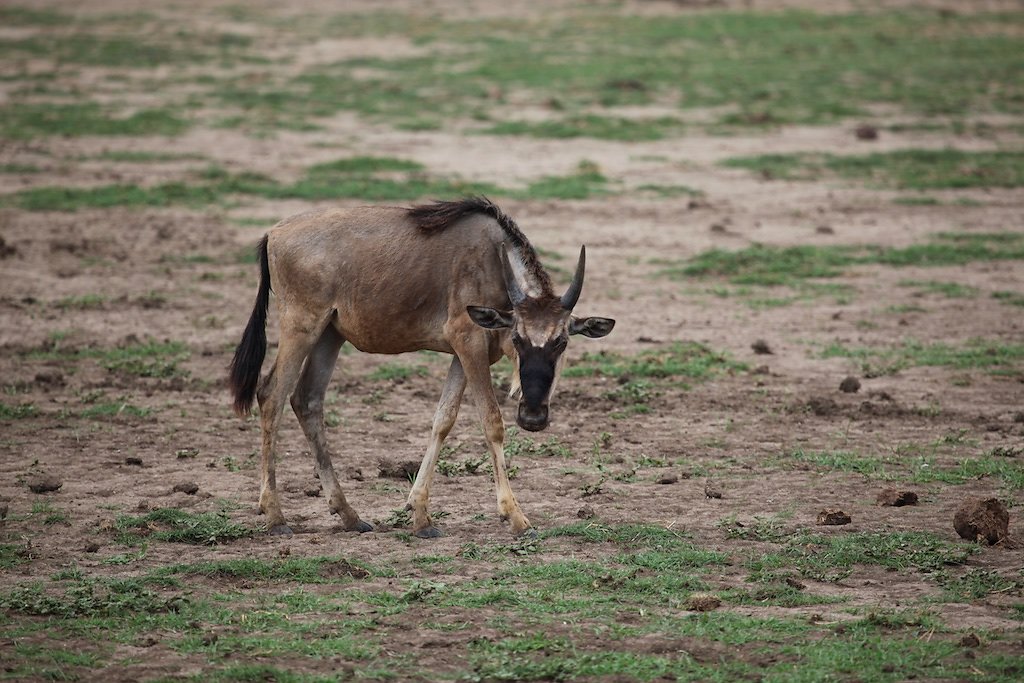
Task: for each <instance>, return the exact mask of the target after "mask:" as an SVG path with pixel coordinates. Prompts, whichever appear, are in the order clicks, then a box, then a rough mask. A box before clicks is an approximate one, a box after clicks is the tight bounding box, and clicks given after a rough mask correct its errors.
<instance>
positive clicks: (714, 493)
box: [704, 481, 722, 498]
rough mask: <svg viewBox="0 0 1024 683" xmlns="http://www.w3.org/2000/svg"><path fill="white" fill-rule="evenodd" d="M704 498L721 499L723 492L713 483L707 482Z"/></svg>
mask: <svg viewBox="0 0 1024 683" xmlns="http://www.w3.org/2000/svg"><path fill="white" fill-rule="evenodd" d="M704 497H705V498H721V497H722V492H721V491H720V490H719V489H718V487H717V486H715V485H714V484H713V483H711V482H710V481H709V482H706V483H705V484H704Z"/></svg>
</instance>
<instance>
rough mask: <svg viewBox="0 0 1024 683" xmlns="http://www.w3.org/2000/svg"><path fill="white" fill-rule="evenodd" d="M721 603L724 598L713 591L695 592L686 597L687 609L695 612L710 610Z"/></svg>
mask: <svg viewBox="0 0 1024 683" xmlns="http://www.w3.org/2000/svg"><path fill="white" fill-rule="evenodd" d="M721 604H722V599H721V598H720V597H718V596H717V595H712V594H711V593H693V594H691V595H690V597H689V598H687V599H686V609H688V610H692V611H694V612H710V611H712V610H715V609H718V607H719V606H720V605H721Z"/></svg>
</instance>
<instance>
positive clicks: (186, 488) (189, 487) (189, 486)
mask: <svg viewBox="0 0 1024 683" xmlns="http://www.w3.org/2000/svg"><path fill="white" fill-rule="evenodd" d="M173 491H174V492H175V493H184V494H187V495H189V496H194V495H196V493H198V492H199V484H197V483H195V482H194V481H183V482H180V483H178V484H175V485H174V489H173Z"/></svg>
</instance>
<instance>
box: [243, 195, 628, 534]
mask: <svg viewBox="0 0 1024 683" xmlns="http://www.w3.org/2000/svg"><path fill="white" fill-rule="evenodd" d="M258 255H259V263H260V284H259V293H258V294H257V296H256V304H255V307H254V308H253V312H252V317H250V319H249V323H248V325H247V326H246V328H245V332H244V333H243V335H242V341H241V343H239V345H238V348H237V350H236V351H235V356H234V359H233V360H232V362H231V370H230V386H231V389H232V393H233V395H234V408H235V411H236V412H237V413H238V414H239V415H243V416H244V415H246V414H248V413H249V412H250V410H251V407H252V402H253V399H254V398H257V399H258V401H259V405H260V421H261V427H262V435H263V446H262V461H261V464H262V478H261V482H260V510H261V512H263V513H265V514H266V515H267V519H268V528H269V529H270V531H271V533H283V534H289V533H291V530H290V529H289V528H288V526H287V525H286V524H285V519H284V515H283V514H282V513H281V504H280V502H279V500H278V497H277V486H276V482H275V475H274V471H275V460H274V447H275V441H276V439H277V432H278V427H279V425H280V421H281V415H282V412H283V410H284V405H285V401H286V400H287V399H288V397H289V396H291V404H292V408H293V409H294V411H295V415H296V417H298V419H299V423H300V424H301V425H302V430H303V432H304V433H305V435H306V438H307V439H308V440H309V444H310V447H311V448H312V451H313V454H314V456H315V457H316V472H317V476H318V477H319V478H320V484H321V486H323V489H324V493H325V495H326V496H327V499H328V506H329V508H330V510H331V512H332V513H336V514H338V515H340V517H341V520H342V524H343V526H344V528H345V529H347V530H350V531H360V532H363V531H371V530H372V527H371V526H370V525H369V524H367V523H366V522H364V521H363V520H362V519H360V518H359V515H358V514H357V513H356V511H355V510H353V509H352V507H351V506H350V505H349V504H348V502H347V501H346V500H345V495H344V494H343V493H342V491H341V486H340V485H339V484H338V478H337V475H336V474H335V472H334V467H333V465H332V463H331V456H330V453H329V450H328V446H327V441H326V438H325V436H324V424H323V401H324V395H325V393H326V391H327V385H328V383H329V382H330V379H331V374H332V373H333V371H334V364H335V361H336V360H337V357H338V352H339V350H340V349H341V346H342V345H343V344H344V343H345V342H346V341H347V342H349V343H350V344H352V345H353V346H355V347H356V348H357V349H359V350H361V351H368V352H372V353H391V354H393V353H404V352H407V351H420V350H431V351H441V352H444V353H450V354H452V355H453V356H454V357H453V358H452V361H451V366H450V368H449V369H448V377H447V379H446V380H445V383H444V388H443V389H442V390H441V399H440V401H439V402H438V404H437V411H436V413H435V414H434V422H433V429H432V431H431V435H430V443H429V445H428V447H427V452H426V455H425V456H424V458H423V462H422V464H421V465H420V468H419V473H418V474H417V476H416V481H415V483H414V484H413V486H412V490H411V491H410V493H409V499H408V504H407V506H406V507H407V509H409V510H411V511H412V520H413V532H414V533H415V534H416V535H417V536H420V537H424V538H427V537H433V536H438V535H440V532H439V531H438V530H437V529H436V528H435V527H434V526H433V525H432V523H431V520H430V515H429V513H428V511H427V501H428V498H429V494H430V482H431V479H432V477H433V474H434V469H435V467H436V465H437V458H438V454H439V453H440V451H441V443H442V442H443V441H444V438H445V437H446V436H447V435H448V432H449V431H450V430H451V428H452V425H453V424H454V423H455V418H456V416H457V415H458V411H459V405H460V403H461V401H462V394H463V391H464V390H465V388H466V386H467V384H468V385H469V387H470V388H471V390H472V392H473V395H474V398H475V402H476V404H477V408H478V410H479V412H480V420H481V422H482V423H483V428H484V434H485V437H486V440H487V444H488V448H489V450H490V453H491V464H492V467H493V469H494V481H495V486H496V489H497V498H498V513H499V515H500V516H501V519H502V520H507V521H508V522H509V524H510V526H511V530H512V533H513V534H515V535H519V534H522V533H524V532H525V531H527V530H528V529H530V522H529V521H528V520H527V519H526V516H525V515H524V514H523V512H522V510H521V509H520V507H519V503H518V502H517V501H516V498H515V496H514V495H513V493H512V489H511V488H510V487H509V483H508V476H507V474H506V471H505V456H504V450H503V442H504V436H505V426H504V423H503V421H502V418H501V412H500V410H499V409H498V401H497V399H496V397H495V395H494V390H493V388H492V386H491V375H490V366H491V365H492V364H493V363H495V362H497V361H498V360H499V359H500V358H501V357H502V356H508V357H509V358H511V359H512V361H513V363H514V365H515V371H514V376H513V380H512V384H513V393H514V394H519V395H520V396H521V398H520V401H519V406H518V410H517V413H516V422H517V424H519V426H520V427H522V428H523V429H526V430H530V431H538V430H541V429H544V428H546V427H547V426H548V402H549V400H550V398H551V394H552V390H553V388H554V385H555V381H556V379H557V377H558V374H559V371H560V369H561V365H562V362H563V355H562V354H563V352H564V351H565V348H566V344H567V343H568V341H569V335H573V334H582V335H584V336H587V337H603V336H605V335H607V334H608V333H609V332H611V330H612V327H613V326H614V325H615V321H614V320H611V319H608V318H597V317H589V318H579V317H576V316H574V315H573V314H572V310H573V307H574V306H575V305H576V302H577V300H578V299H579V296H580V292H581V291H582V288H583V273H584V267H585V259H586V249H585V247H584V248H581V249H580V257H579V262H578V264H577V267H576V274H575V276H574V277H573V279H572V283H571V284H570V285H569V287H568V289H567V290H566V291H565V293H564V294H562V295H561V296H558V295H556V294H555V293H554V291H553V289H552V285H551V279H550V277H549V276H548V274H547V272H545V270H544V268H543V267H542V266H541V263H540V261H539V259H538V258H537V252H536V251H535V250H534V248H533V247H532V246H531V245H530V242H529V241H528V240H527V239H526V236H525V235H523V233H522V231H521V230H520V229H519V227H518V226H517V225H516V223H515V221H513V220H512V219H511V218H510V217H509V216H507V215H506V214H505V213H503V212H502V211H501V209H499V208H498V207H497V206H496V205H495V204H493V203H492V202H491V201H489V200H488V199H486V198H484V197H472V198H466V199H462V200H459V201H450V202H434V203H430V204H424V205H420V206H415V207H413V208H398V207H362V208H351V209H325V210H317V211H310V212H308V213H303V214H299V215H297V216H293V217H291V218H287V219H285V220H283V221H281V222H280V223H278V224H277V225H276V226H275V227H274V228H273V229H271V231H270V232H269V233H267V235H266V236H264V238H263V239H262V240H261V241H260V243H259V249H258ZM271 289H273V291H274V292H275V294H276V297H277V302H278V310H279V313H280V322H281V329H280V341H279V346H278V351H277V359H276V360H275V361H274V366H273V368H271V370H270V373H269V374H268V375H267V376H266V377H265V378H264V380H263V382H262V383H260V382H259V375H260V367H261V366H262V364H263V358H264V356H265V355H266V345H267V337H266V329H265V328H266V320H267V307H268V305H269V301H270V292H271Z"/></svg>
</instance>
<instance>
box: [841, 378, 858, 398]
mask: <svg viewBox="0 0 1024 683" xmlns="http://www.w3.org/2000/svg"><path fill="white" fill-rule="evenodd" d="M839 391H841V392H843V393H844V394H856V393H857V392H858V391H860V380H859V379H857V378H856V377H854V376H853V375H850V376H849V377H847V378H846V379H844V380H843V381H842V382H840V383H839Z"/></svg>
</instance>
